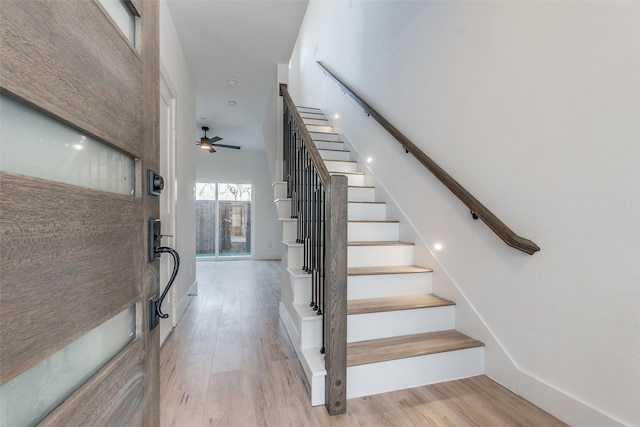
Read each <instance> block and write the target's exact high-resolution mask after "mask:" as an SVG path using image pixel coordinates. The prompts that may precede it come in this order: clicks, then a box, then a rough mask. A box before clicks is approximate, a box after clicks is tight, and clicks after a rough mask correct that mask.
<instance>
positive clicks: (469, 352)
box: [347, 347, 484, 399]
mask: <svg viewBox="0 0 640 427" xmlns="http://www.w3.org/2000/svg"><path fill="white" fill-rule="evenodd" d="M483 373H484V348H483V347H478V348H469V349H465V350H457V351H448V352H445V353H437V354H430V355H426V356H418V357H409V358H406V359H397V360H391V361H388V362H380V363H372V364H369V365H359V366H351V367H349V368H347V398H348V399H352V398H355V397H361V396H369V395H372V394H379V393H386V392H389V391H395V390H402V389H406V388H412V387H418V386H422V385H427V384H434V383H439V382H443V381H451V380H455V379H460V378H467V377H472V376H476V375H482V374H483Z"/></svg>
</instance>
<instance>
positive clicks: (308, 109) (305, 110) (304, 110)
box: [296, 106, 322, 114]
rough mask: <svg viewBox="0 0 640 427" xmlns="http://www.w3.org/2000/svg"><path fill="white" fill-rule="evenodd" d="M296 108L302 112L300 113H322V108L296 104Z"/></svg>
mask: <svg viewBox="0 0 640 427" xmlns="http://www.w3.org/2000/svg"><path fill="white" fill-rule="evenodd" d="M296 109H297V110H298V113H300V114H302V113H318V114H322V110H320V109H319V108H311V107H298V106H296Z"/></svg>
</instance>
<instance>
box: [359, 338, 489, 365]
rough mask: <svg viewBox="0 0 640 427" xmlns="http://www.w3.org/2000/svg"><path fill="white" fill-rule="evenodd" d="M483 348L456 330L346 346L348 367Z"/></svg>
mask: <svg viewBox="0 0 640 427" xmlns="http://www.w3.org/2000/svg"><path fill="white" fill-rule="evenodd" d="M482 346H484V344H483V343H482V342H480V341H478V340H474V339H473V338H470V337H468V336H466V335H464V334H461V333H460V332H458V331H455V330H448V331H437V332H428V333H424V334H415V335H404V336H400V337H391V338H381V339H376V340H368V341H359V342H353V343H349V344H347V366H357V365H364V364H368V363H376V362H384V361H388V360H396V359H404V358H408V357H415V356H424V355H428V354H435V353H444V352H447V351H455V350H463V349H467V348H473V347H482Z"/></svg>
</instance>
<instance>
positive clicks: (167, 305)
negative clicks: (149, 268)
mask: <svg viewBox="0 0 640 427" xmlns="http://www.w3.org/2000/svg"><path fill="white" fill-rule="evenodd" d="M175 93H176V91H175V89H174V88H173V85H172V84H171V80H170V79H169V76H168V73H167V72H166V70H165V68H164V66H162V64H161V65H160V108H164V107H163V105H165V104H166V105H167V107H168V109H169V114H168V123H163V122H164V118H165V115H163V114H160V128H161V130H160V175H162V177H163V178H164V182H165V187H164V190H163V191H162V193H161V194H160V221H161V223H162V234H165V235H166V236H165V237H163V241H162V243H163V245H165V246H169V247H172V248H175V247H177V246H176V241H177V235H176V200H177V194H176V189H177V185H176V183H177V176H176V120H177V119H176V117H177V111H176V105H177V101H176V97H175ZM162 128H165V129H166V131H167V132H166V137H167V138H166V140H165V139H164V138H163V132H162ZM172 263H173V260H172V259H171V258H170V257H167V256H165V257H160V292H163V291H164V288H165V287H166V285H167V282H168V280H169V276H170V275H171V269H172V268H173V264H172ZM175 303H176V287H175V286H173V287H172V289H171V290H170V291H169V293H168V294H167V297H166V298H165V300H164V303H163V311H164V312H165V313H167V314H169V318H168V319H160V347H162V345H163V344H164V342H165V341H166V339H167V337H168V336H169V334H171V332H172V331H173V328H175V327H176V323H175V322H176V304H175Z"/></svg>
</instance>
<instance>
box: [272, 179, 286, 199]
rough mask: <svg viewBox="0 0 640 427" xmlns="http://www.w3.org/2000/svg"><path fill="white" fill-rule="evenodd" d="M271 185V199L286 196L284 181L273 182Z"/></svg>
mask: <svg viewBox="0 0 640 427" xmlns="http://www.w3.org/2000/svg"><path fill="white" fill-rule="evenodd" d="M272 187H273V200H278V199H284V198H286V197H287V183H286V182H274V183H273V185H272Z"/></svg>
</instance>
